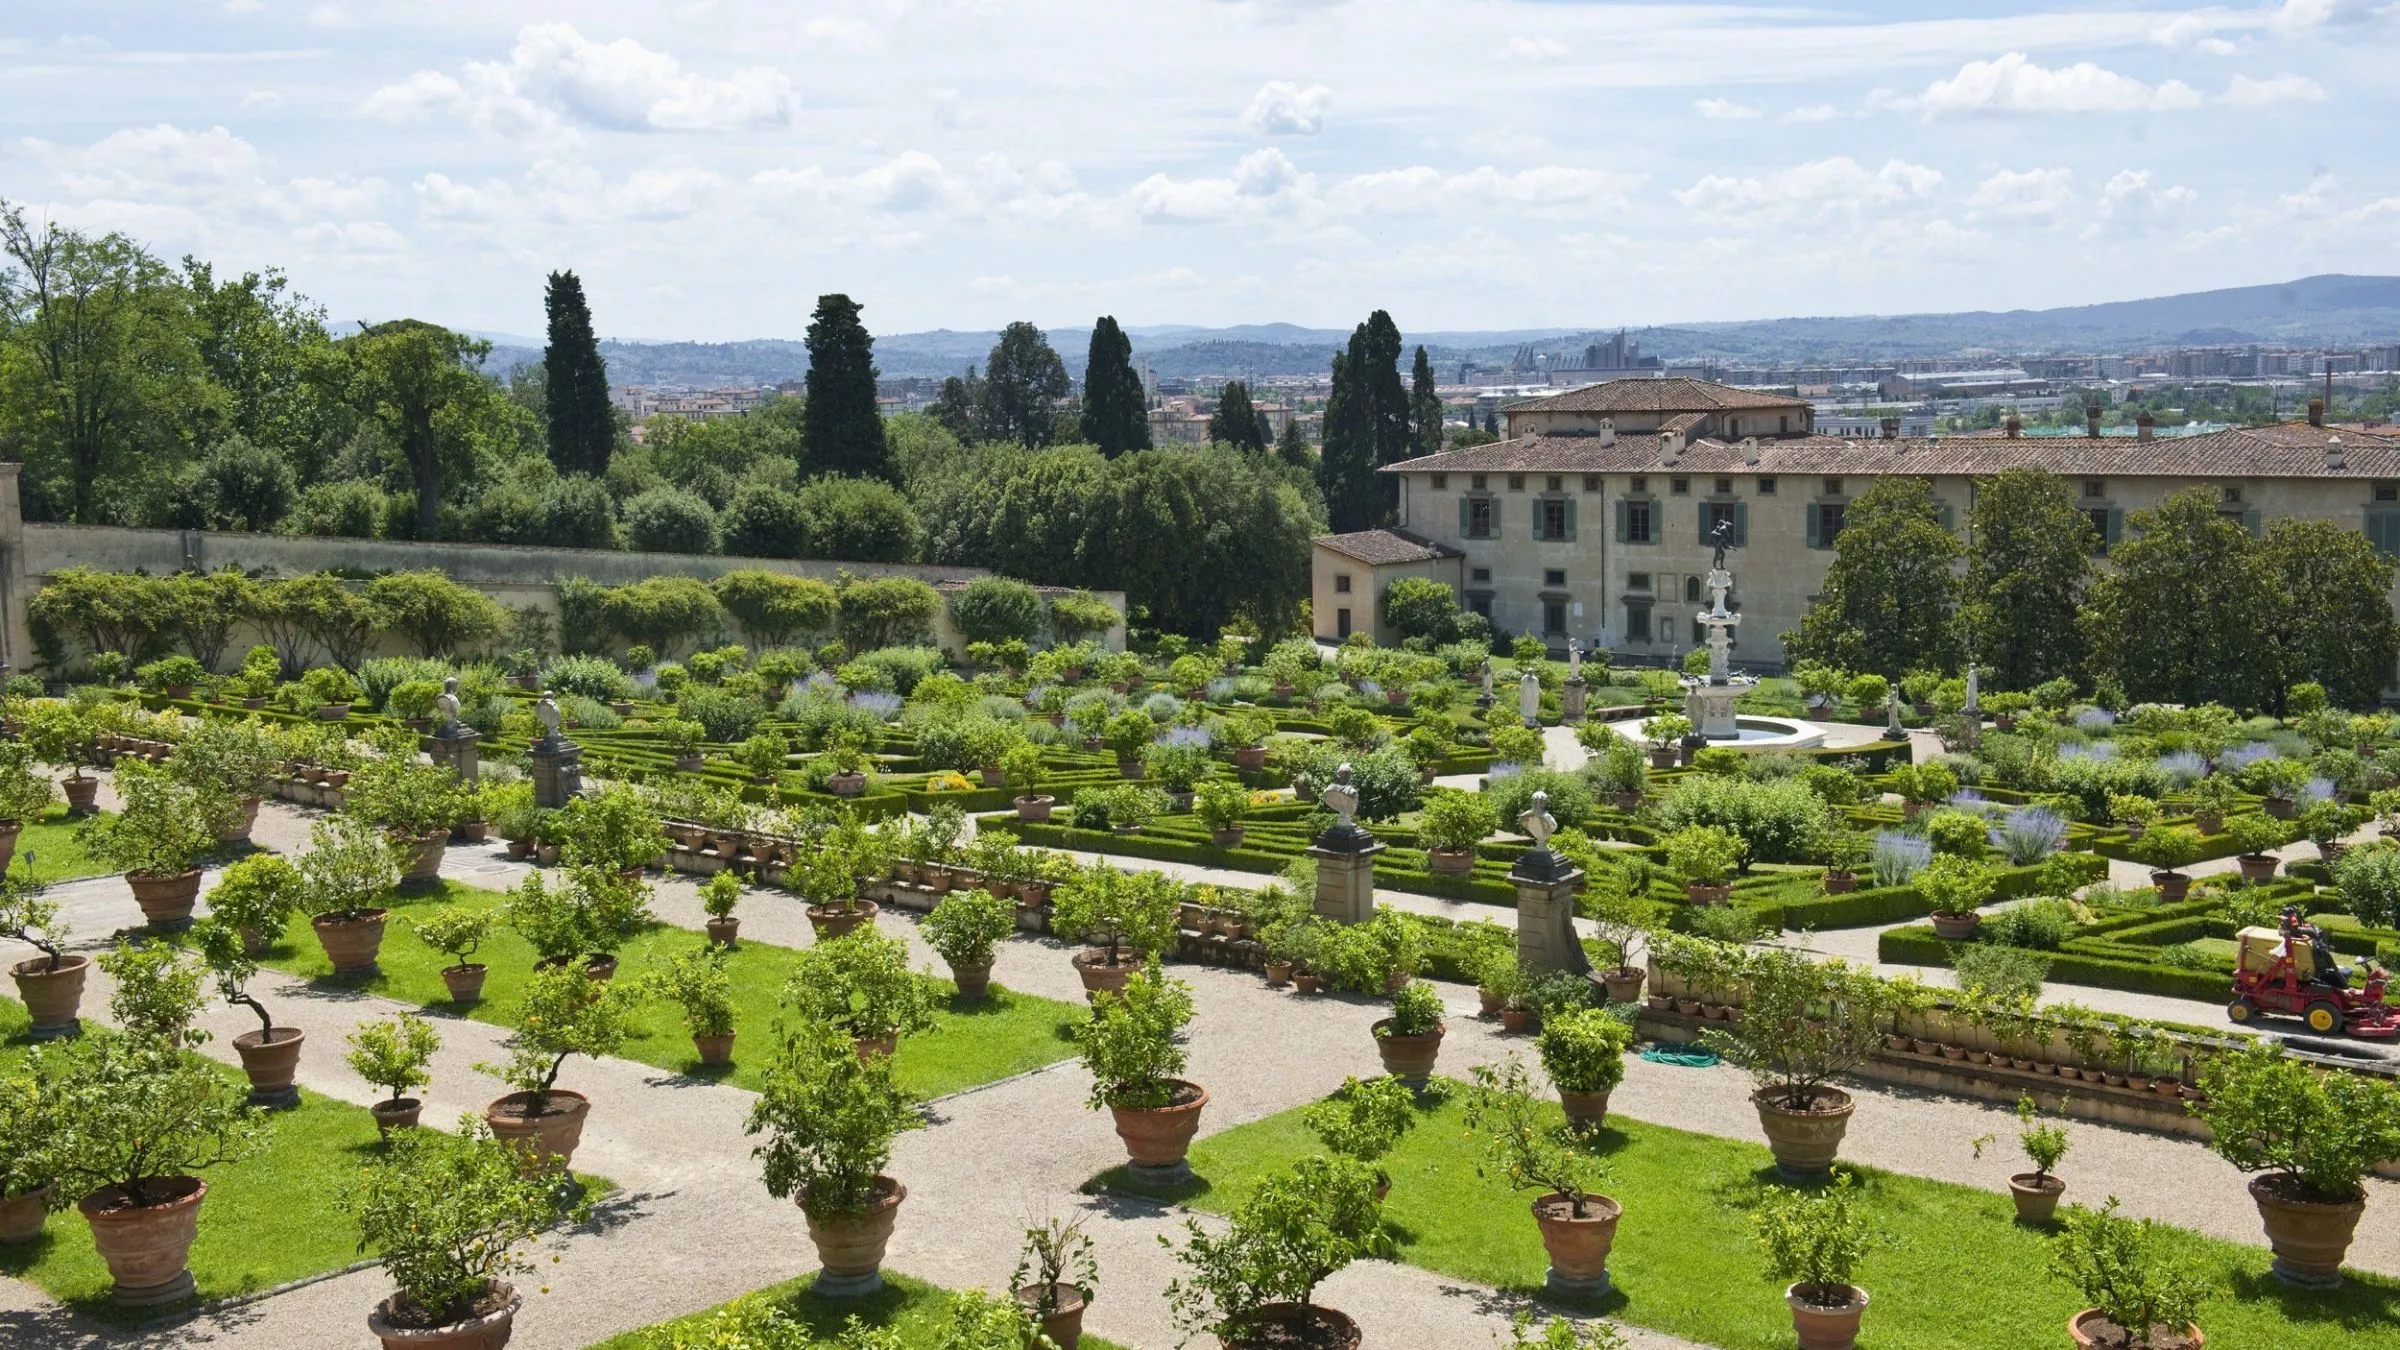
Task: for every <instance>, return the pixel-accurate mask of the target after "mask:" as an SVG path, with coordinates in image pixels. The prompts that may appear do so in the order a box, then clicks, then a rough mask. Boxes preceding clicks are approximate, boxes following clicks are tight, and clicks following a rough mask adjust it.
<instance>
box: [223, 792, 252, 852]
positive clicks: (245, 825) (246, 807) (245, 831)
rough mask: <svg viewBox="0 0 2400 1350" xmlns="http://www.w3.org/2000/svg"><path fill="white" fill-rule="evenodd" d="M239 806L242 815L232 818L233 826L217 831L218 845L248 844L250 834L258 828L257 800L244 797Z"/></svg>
mask: <svg viewBox="0 0 2400 1350" xmlns="http://www.w3.org/2000/svg"><path fill="white" fill-rule="evenodd" d="M241 806H242V813H241V815H239V816H237V817H235V818H234V822H233V824H231V825H228V826H226V827H225V828H224V829H222V830H219V831H217V842H218V843H220V844H247V843H249V842H250V832H251V831H252V830H254V829H256V828H257V827H258V798H256V797H244V798H243V799H242V802H241Z"/></svg>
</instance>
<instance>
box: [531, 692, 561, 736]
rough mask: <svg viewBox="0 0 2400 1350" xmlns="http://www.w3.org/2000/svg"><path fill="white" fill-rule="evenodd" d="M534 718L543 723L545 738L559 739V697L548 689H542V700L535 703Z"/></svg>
mask: <svg viewBox="0 0 2400 1350" xmlns="http://www.w3.org/2000/svg"><path fill="white" fill-rule="evenodd" d="M533 720H534V721H536V722H539V723H541V724H542V739H543V740H545V741H555V740H557V739H558V699H557V698H556V697H555V696H554V695H552V694H551V692H550V691H549V690H547V689H545V690H543V691H542V697H541V700H540V701H539V702H537V703H535V704H534V705H533Z"/></svg>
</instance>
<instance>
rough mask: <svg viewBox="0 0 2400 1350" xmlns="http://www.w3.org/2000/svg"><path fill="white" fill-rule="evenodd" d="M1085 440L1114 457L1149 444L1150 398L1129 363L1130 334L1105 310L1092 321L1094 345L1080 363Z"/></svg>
mask: <svg viewBox="0 0 2400 1350" xmlns="http://www.w3.org/2000/svg"><path fill="white" fill-rule="evenodd" d="M1083 439H1085V440H1087V441H1090V442H1091V443H1092V444H1094V445H1096V446H1099V447H1100V453H1101V454H1104V455H1107V456H1108V457H1110V458H1111V459H1114V458H1115V457H1117V456H1118V455H1121V454H1124V453H1125V452H1126V451H1128V450H1147V449H1149V448H1150V408H1149V399H1148V398H1147V397H1145V396H1144V394H1143V392H1142V377H1141V375H1140V374H1139V373H1138V372H1136V371H1135V370H1134V368H1133V339H1131V338H1129V337H1127V336H1125V330H1124V329H1122V328H1119V327H1118V326H1117V321H1116V318H1115V317H1114V316H1112V315H1107V314H1103V315H1101V316H1100V321H1099V322H1098V323H1096V324H1093V325H1092V346H1091V352H1090V354H1089V355H1088V356H1087V357H1086V358H1085V360H1084V366H1083Z"/></svg>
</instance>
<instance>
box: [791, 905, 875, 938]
mask: <svg viewBox="0 0 2400 1350" xmlns="http://www.w3.org/2000/svg"><path fill="white" fill-rule="evenodd" d="M875 913H876V905H875V902H874V901H872V900H860V901H858V902H857V903H856V904H855V906H852V907H844V908H840V909H834V908H829V907H827V906H825V905H810V906H809V907H808V926H809V927H810V928H813V929H815V930H816V933H817V941H819V942H824V941H826V940H827V939H830V938H838V937H841V936H843V935H844V934H847V933H852V932H855V931H857V929H858V928H859V926H860V925H861V924H871V923H873V922H874V921H875Z"/></svg>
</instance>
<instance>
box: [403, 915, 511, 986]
mask: <svg viewBox="0 0 2400 1350" xmlns="http://www.w3.org/2000/svg"><path fill="white" fill-rule="evenodd" d="M492 917H493V916H492V911H491V910H489V909H487V908H485V907H483V906H481V905H443V906H441V907H440V908H438V909H435V910H432V911H430V912H428V913H424V914H418V915H414V916H412V917H411V918H409V919H408V921H407V922H408V926H409V928H410V929H411V930H412V931H414V932H415V933H416V935H417V939H418V940H419V941H421V942H423V943H424V944H425V945H426V946H428V947H431V948H432V949H434V950H435V951H437V952H440V953H441V954H442V955H444V956H447V957H449V958H450V964H448V965H446V966H444V967H442V984H443V985H444V986H445V987H447V988H448V989H449V991H450V1001H451V1002H452V1003H473V1002H475V1001H476V1000H477V999H480V998H482V997H483V981H484V977H485V976H486V975H488V974H489V973H490V972H489V970H488V969H487V968H486V967H485V965H484V963H483V962H481V961H477V960H473V959H471V958H473V956H474V955H475V951H476V949H477V948H479V947H481V946H482V945H483V942H484V939H485V938H487V937H489V936H491V932H492Z"/></svg>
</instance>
